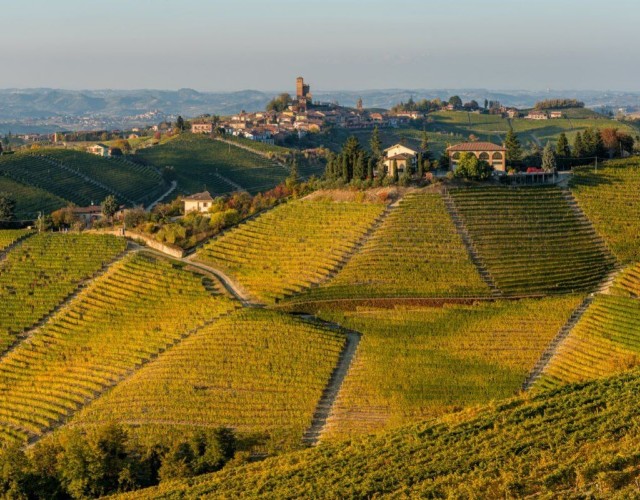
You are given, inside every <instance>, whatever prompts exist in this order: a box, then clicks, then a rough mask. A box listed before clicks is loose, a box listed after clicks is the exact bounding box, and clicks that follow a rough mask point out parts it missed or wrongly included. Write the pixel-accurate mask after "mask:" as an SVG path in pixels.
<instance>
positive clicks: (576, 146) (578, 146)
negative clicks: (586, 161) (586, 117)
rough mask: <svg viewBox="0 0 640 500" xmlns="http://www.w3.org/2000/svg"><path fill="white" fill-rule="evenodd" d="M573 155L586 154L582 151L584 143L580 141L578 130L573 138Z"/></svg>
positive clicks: (580, 136) (581, 156) (577, 156)
mask: <svg viewBox="0 0 640 500" xmlns="http://www.w3.org/2000/svg"><path fill="white" fill-rule="evenodd" d="M573 156H575V157H576V158H583V157H584V156H586V155H585V152H584V143H583V142H582V134H580V132H578V133H577V134H576V137H575V139H574V140H573Z"/></svg>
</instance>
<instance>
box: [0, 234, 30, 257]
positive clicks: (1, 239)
mask: <svg viewBox="0 0 640 500" xmlns="http://www.w3.org/2000/svg"><path fill="white" fill-rule="evenodd" d="M28 234H30V231H28V230H26V229H4V230H0V252H2V251H3V250H4V249H6V248H7V247H9V246H11V245H13V244H14V243H15V242H16V241H18V240H19V239H20V238H24V237H25V236H27V235H28Z"/></svg>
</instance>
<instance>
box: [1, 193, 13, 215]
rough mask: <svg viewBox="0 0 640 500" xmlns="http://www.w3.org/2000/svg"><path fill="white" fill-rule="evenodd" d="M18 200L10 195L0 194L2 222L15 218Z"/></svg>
mask: <svg viewBox="0 0 640 500" xmlns="http://www.w3.org/2000/svg"><path fill="white" fill-rule="evenodd" d="M15 210H16V200H15V199H14V198H13V196H11V195H10V194H9V193H4V192H0V220H4V221H9V220H13V219H14V217H15Z"/></svg>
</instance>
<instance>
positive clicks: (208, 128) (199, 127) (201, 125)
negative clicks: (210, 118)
mask: <svg viewBox="0 0 640 500" xmlns="http://www.w3.org/2000/svg"><path fill="white" fill-rule="evenodd" d="M191 133H192V134H211V133H213V123H211V122H193V123H192V124H191Z"/></svg>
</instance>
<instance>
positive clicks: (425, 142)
mask: <svg viewBox="0 0 640 500" xmlns="http://www.w3.org/2000/svg"><path fill="white" fill-rule="evenodd" d="M420 151H421V152H426V151H429V136H427V131H426V130H423V131H422V140H421V141H420Z"/></svg>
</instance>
